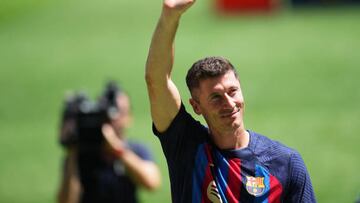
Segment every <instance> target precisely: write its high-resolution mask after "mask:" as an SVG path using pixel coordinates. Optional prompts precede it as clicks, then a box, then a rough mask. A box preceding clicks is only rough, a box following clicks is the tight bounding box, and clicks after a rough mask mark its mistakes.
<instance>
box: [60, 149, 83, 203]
mask: <svg viewBox="0 0 360 203" xmlns="http://www.w3.org/2000/svg"><path fill="white" fill-rule="evenodd" d="M76 154H77V150H76V149H75V148H74V147H72V148H70V149H68V151H67V153H66V157H65V160H64V169H63V174H62V180H61V184H60V188H59V191H58V194H57V195H58V196H57V202H58V203H78V202H79V200H80V195H81V192H82V187H81V183H80V180H79V175H78V171H77V165H76V162H77V161H76V156H77V155H76Z"/></svg>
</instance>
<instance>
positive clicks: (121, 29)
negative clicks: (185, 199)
mask: <svg viewBox="0 0 360 203" xmlns="http://www.w3.org/2000/svg"><path fill="white" fill-rule="evenodd" d="M161 2H162V1H161V0H154V1H150V0H140V1H130V0H121V1H120V0H119V1H116V0H105V1H100V0H87V1H85V0H72V1H70V0H64V1H55V0H27V1H22V0H2V1H0V92H1V96H0V202H3V203H8V202H11V203H17V202H19V203H20V202H34V203H43V202H44V203H45V202H55V196H56V191H57V188H58V185H59V180H60V172H61V162H60V161H61V157H62V153H63V152H62V149H61V148H60V146H59V145H58V143H57V135H58V126H59V119H60V111H61V107H62V101H63V96H64V93H65V92H66V91H67V90H79V89H82V90H86V91H87V92H88V93H89V94H90V95H92V96H93V97H95V96H96V95H97V94H98V93H99V92H100V90H101V89H102V87H103V85H104V84H105V82H106V81H107V79H115V80H117V81H119V82H120V84H121V85H122V86H123V87H124V89H126V90H127V91H128V92H129V93H130V96H131V97H132V102H133V106H134V114H135V121H134V125H133V127H132V128H131V129H129V133H128V134H129V137H130V138H132V139H137V140H142V141H143V142H145V143H147V144H148V146H149V147H150V148H151V149H152V150H153V151H154V153H155V155H156V160H157V162H158V163H159V165H160V167H161V171H162V174H163V185H162V187H161V189H160V190H158V191H157V192H155V193H149V192H145V191H141V199H142V202H147V203H150V202H170V201H171V200H170V186H169V181H168V175H167V168H166V163H165V160H164V157H163V155H162V152H161V149H160V144H159V142H158V140H157V139H156V138H155V137H154V136H153V135H152V132H151V119H150V115H149V107H148V106H149V105H148V102H147V93H146V88H145V82H144V64H145V61H146V56H147V50H148V46H149V43H150V39H151V35H152V32H153V29H154V26H155V24H156V21H157V18H158V16H159V13H160V9H161ZM326 2H328V3H326V5H327V6H325V7H324V6H316V7H301V8H296V9H295V8H293V7H292V6H291V2H286V1H282V2H280V4H281V5H282V6H280V7H279V8H277V9H276V10H275V11H274V12H267V13H261V14H260V13H255V14H254V13H252V14H249V13H248V14H247V15H232V16H226V15H221V14H219V13H217V12H215V10H214V6H213V5H214V2H212V1H209V0H207V1H204V0H198V1H197V3H196V4H195V5H194V6H193V8H191V10H189V12H188V13H187V14H186V15H185V16H184V18H183V21H182V22H181V25H180V26H181V28H180V30H179V34H178V36H177V39H176V43H177V50H176V60H175V70H174V80H175V81H176V83H177V84H178V87H179V89H180V91H181V93H182V95H183V98H184V99H186V98H187V97H189V95H188V93H187V90H186V86H185V82H184V77H185V73H186V70H187V69H188V67H189V66H190V65H191V64H192V62H194V61H195V60H197V59H199V58H202V57H204V56H208V55H222V56H225V57H227V58H229V59H230V60H231V61H232V62H233V64H234V65H235V66H237V69H238V71H239V73H240V77H241V81H242V86H243V91H244V95H245V100H246V102H247V109H246V114H245V123H246V125H247V128H249V129H253V130H255V131H257V132H260V133H263V134H265V135H267V136H269V137H271V138H273V139H276V140H280V141H281V142H283V143H285V144H287V145H289V146H291V147H293V148H296V149H297V150H298V151H299V152H300V153H301V154H302V155H303V158H304V160H305V163H306V164H307V167H308V170H309V172H310V174H311V177H312V181H313V185H314V188H315V192H316V195H317V199H318V201H319V202H327V203H331V202H333V203H335V202H336V203H338V202H354V201H355V199H356V198H357V197H358V195H359V194H360V189H359V188H360V178H359V176H358V173H359V171H360V159H359V155H360V147H359V144H360V136H359V135H358V133H359V132H360V125H359V124H360V106H359V104H360V80H359V79H358V78H359V76H360V12H359V11H360V9H359V7H358V6H352V5H344V4H338V3H336V2H335V0H334V1H326ZM329 2H330V3H329ZM334 2H335V3H334ZM336 4H338V5H336ZM187 107H188V108H189V106H187Z"/></svg>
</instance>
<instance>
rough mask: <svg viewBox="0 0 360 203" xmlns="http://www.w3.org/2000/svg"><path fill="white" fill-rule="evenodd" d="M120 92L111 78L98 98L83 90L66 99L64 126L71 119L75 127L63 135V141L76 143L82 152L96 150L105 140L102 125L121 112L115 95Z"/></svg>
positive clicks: (67, 143)
mask: <svg viewBox="0 0 360 203" xmlns="http://www.w3.org/2000/svg"><path fill="white" fill-rule="evenodd" d="M120 93H121V90H120V88H119V87H118V86H117V85H116V84H115V83H114V82H109V83H108V84H107V86H106V87H105V89H104V91H103V94H102V95H101V96H100V97H99V99H98V100H97V101H93V100H91V99H90V98H89V97H88V96H87V95H86V94H85V93H83V92H79V93H75V94H72V95H70V96H69V97H68V98H67V99H66V101H65V106H64V113H63V123H62V125H63V126H62V127H63V128H64V127H65V125H67V122H72V125H71V126H72V129H70V130H68V131H66V132H65V133H64V134H65V135H62V136H61V138H60V143H61V145H62V146H64V147H69V146H73V145H76V146H78V147H79V149H80V150H81V151H83V152H94V151H97V150H98V149H99V147H100V146H101V144H102V143H103V141H104V138H103V135H102V131H101V128H102V125H103V124H104V123H108V122H109V121H110V120H111V118H113V117H114V116H115V115H116V114H117V113H118V112H119V109H118V106H117V104H116V97H117V95H119V94H120Z"/></svg>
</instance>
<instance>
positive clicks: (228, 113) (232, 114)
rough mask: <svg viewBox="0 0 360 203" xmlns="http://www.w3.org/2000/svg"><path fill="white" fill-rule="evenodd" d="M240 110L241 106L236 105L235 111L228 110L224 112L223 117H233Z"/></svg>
mask: <svg viewBox="0 0 360 203" xmlns="http://www.w3.org/2000/svg"><path fill="white" fill-rule="evenodd" d="M239 112H240V108H238V107H236V108H235V109H234V110H233V111H231V112H226V113H222V114H221V117H222V118H227V117H233V116H234V115H235V114H237V113H239Z"/></svg>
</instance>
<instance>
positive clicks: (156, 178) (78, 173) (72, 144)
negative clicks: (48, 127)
mask: <svg viewBox="0 0 360 203" xmlns="http://www.w3.org/2000/svg"><path fill="white" fill-rule="evenodd" d="M109 95H110V96H109ZM85 100H86V99H85V98H84V97H81V96H80V97H79V98H78V100H75V101H73V102H75V105H69V106H70V107H69V108H67V110H68V113H66V112H65V118H64V123H63V126H62V128H61V130H62V132H61V141H62V144H63V145H64V146H66V149H67V154H66V158H65V165H64V174H63V180H62V184H61V187H60V191H59V196H58V202H62V203H65V202H66V203H75V202H83V203H89V202H96V203H103V202H104V203H110V202H114V203H115V202H117V203H118V202H122V203H127V202H129V203H130V202H132V203H133V202H138V200H137V195H136V191H137V188H138V186H142V187H144V188H146V189H148V190H154V189H156V188H158V187H159V185H160V173H159V169H158V167H157V165H156V164H155V163H154V162H153V160H152V157H151V153H150V151H149V150H148V149H147V148H146V147H145V146H144V145H142V144H139V143H135V142H130V141H128V140H127V139H126V136H125V129H126V128H127V127H129V125H130V123H131V119H132V118H131V111H130V109H131V107H130V101H129V97H128V96H127V95H126V94H125V93H124V92H123V91H120V90H119V89H118V88H117V87H116V86H115V85H114V84H109V86H108V88H107V89H106V91H105V94H104V96H103V97H102V98H101V99H100V102H99V103H100V104H102V105H100V106H106V107H109V108H107V110H108V112H109V115H108V117H109V118H110V119H109V121H108V122H105V123H103V124H101V125H99V127H98V126H97V125H96V124H95V122H94V119H95V118H96V117H99V116H98V114H93V115H92V114H90V113H87V114H86V115H87V116H88V117H89V119H90V120H92V123H91V122H89V126H86V127H81V125H83V124H81V123H84V121H82V122H81V121H80V120H81V119H80V117H81V114H80V113H79V110H77V109H76V107H78V106H80V105H82V104H86V101H85ZM85 106H86V105H85ZM114 107H115V108H114ZM71 113H73V114H74V113H75V115H71ZM94 115H96V116H94ZM91 116H93V117H91ZM90 125H92V126H90ZM84 129H85V130H84ZM94 132H95V133H94ZM76 133H78V135H76ZM87 133H88V134H87ZM97 133H98V134H100V135H99V136H103V138H102V139H100V140H96V142H93V140H92V139H93V138H92V137H96V136H97ZM81 134H83V135H81ZM94 135H95V136H94Z"/></svg>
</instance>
